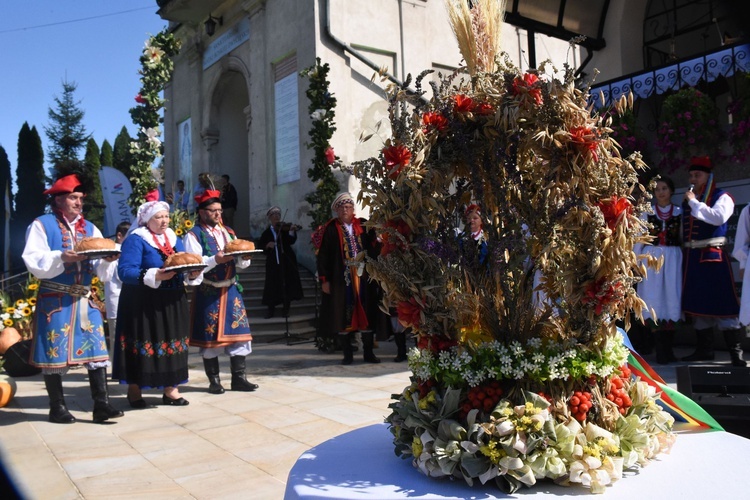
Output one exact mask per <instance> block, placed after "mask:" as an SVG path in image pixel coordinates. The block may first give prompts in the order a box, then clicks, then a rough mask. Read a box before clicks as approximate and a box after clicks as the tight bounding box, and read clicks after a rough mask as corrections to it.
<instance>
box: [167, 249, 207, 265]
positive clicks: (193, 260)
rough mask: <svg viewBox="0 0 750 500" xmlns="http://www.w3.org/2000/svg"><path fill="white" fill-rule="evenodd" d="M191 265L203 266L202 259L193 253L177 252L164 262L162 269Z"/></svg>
mask: <svg viewBox="0 0 750 500" xmlns="http://www.w3.org/2000/svg"><path fill="white" fill-rule="evenodd" d="M193 264H203V257H201V256H200V255H197V254H194V253H187V252H177V253H174V254H172V255H170V256H169V257H167V260H166V261H164V267H175V266H188V265H193Z"/></svg>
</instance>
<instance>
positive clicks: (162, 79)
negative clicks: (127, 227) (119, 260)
mask: <svg viewBox="0 0 750 500" xmlns="http://www.w3.org/2000/svg"><path fill="white" fill-rule="evenodd" d="M179 50H180V41H179V40H177V39H176V38H175V37H174V35H173V34H172V33H169V32H168V31H167V29H164V30H163V31H162V32H160V33H159V34H157V35H155V36H152V37H150V38H149V39H148V41H147V42H146V47H145V49H144V50H143V54H141V59H140V61H141V66H142V68H141V70H140V71H139V73H140V75H141V84H142V87H141V91H140V93H139V94H138V95H136V96H135V101H136V102H137V103H138V105H137V106H135V107H133V108H131V109H130V116H131V118H132V119H133V123H135V124H136V125H138V126H139V127H140V129H139V130H138V137H137V140H136V141H134V142H131V143H130V153H131V154H132V156H133V169H132V175H131V177H130V181H131V183H132V187H133V194H132V195H131V197H130V202H131V206H132V207H133V213H135V210H136V209H137V207H138V206H139V205H140V204H141V203H143V202H144V201H145V199H146V193H148V192H149V191H152V190H154V189H156V187H157V186H156V181H155V180H154V178H153V176H152V175H151V168H152V166H153V164H154V160H156V158H158V157H160V156H161V155H162V152H163V145H162V143H161V140H160V139H159V136H161V130H160V129H159V124H160V123H162V122H163V121H164V119H163V118H162V116H161V110H162V108H164V103H165V101H164V99H163V98H162V97H161V96H160V93H161V92H162V91H163V90H164V86H165V85H166V84H167V83H168V82H169V81H170V79H171V78H172V72H173V71H174V62H173V61H172V57H174V56H175V55H176V54H177V53H178V52H179Z"/></svg>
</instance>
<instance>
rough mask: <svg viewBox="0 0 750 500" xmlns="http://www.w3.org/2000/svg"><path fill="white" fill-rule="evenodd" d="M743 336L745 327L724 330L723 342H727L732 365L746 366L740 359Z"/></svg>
mask: <svg viewBox="0 0 750 500" xmlns="http://www.w3.org/2000/svg"><path fill="white" fill-rule="evenodd" d="M743 338H745V329H744V328H737V329H736V330H724V342H725V343H726V344H727V350H729V356H730V357H731V358H732V366H747V363H746V362H745V360H744V359H742V339H743Z"/></svg>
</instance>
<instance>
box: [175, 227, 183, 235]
mask: <svg viewBox="0 0 750 500" xmlns="http://www.w3.org/2000/svg"><path fill="white" fill-rule="evenodd" d="M174 234H176V235H177V236H182V229H180V228H179V227H178V228H177V229H175V232H174Z"/></svg>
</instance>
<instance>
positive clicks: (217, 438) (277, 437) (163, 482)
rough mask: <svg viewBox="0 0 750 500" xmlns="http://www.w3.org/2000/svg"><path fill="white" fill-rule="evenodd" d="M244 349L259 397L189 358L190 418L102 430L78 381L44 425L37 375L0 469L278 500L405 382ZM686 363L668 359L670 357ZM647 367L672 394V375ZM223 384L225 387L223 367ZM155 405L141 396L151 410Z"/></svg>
mask: <svg viewBox="0 0 750 500" xmlns="http://www.w3.org/2000/svg"><path fill="white" fill-rule="evenodd" d="M253 348H254V350H255V352H254V353H253V354H252V355H251V356H250V357H249V358H248V369H249V376H248V378H249V379H250V380H252V381H254V382H256V383H258V384H260V389H259V390H258V391H256V392H254V393H236V392H230V391H227V392H226V393H225V394H223V395H211V394H208V393H207V392H206V389H205V388H206V386H207V381H206V376H205V373H204V372H203V367H202V362H201V360H200V358H199V356H198V355H197V354H196V353H195V352H193V353H191V356H190V363H189V364H190V383H189V385H188V386H186V387H185V388H184V389H182V392H183V394H184V396H185V397H186V398H187V399H188V400H189V401H190V405H189V406H187V407H181V408H178V407H166V406H156V407H154V408H150V409H147V410H130V411H126V414H125V416H124V417H123V418H120V419H116V420H113V421H111V422H110V423H106V424H101V425H99V424H94V423H93V422H92V421H91V411H90V410H91V404H92V403H91V397H90V394H89V387H88V382H87V379H86V374H85V371H84V370H80V369H79V370H73V371H71V372H70V373H69V374H68V375H67V376H66V377H65V378H64V387H65V397H66V400H67V403H68V406H69V408H70V410H71V412H72V413H73V414H74V415H75V417H76V418H77V419H78V422H77V423H75V424H73V425H58V424H51V423H49V422H47V411H48V406H47V403H48V399H47V396H46V393H45V391H44V384H43V381H42V377H41V375H39V376H35V377H30V378H22V379H17V382H18V393H17V395H16V398H15V399H14V401H13V402H12V403H11V404H10V405H9V407H7V408H4V409H0V457H1V458H2V461H3V463H4V464H5V466H6V468H7V469H8V470H9V471H10V473H11V475H12V477H13V478H14V479H15V482H16V483H17V486H18V487H19V488H20V489H21V491H22V493H23V494H24V495H25V496H26V497H27V498H31V499H75V498H85V499H99V498H107V499H112V498H129V499H133V498H169V499H172V498H200V499H204V498H205V499H220V498H253V499H256V498H257V499H281V498H283V495H284V488H285V483H286V479H287V476H288V474H289V471H290V470H291V468H292V466H293V465H294V463H295V462H296V460H297V458H298V457H299V455H300V454H301V453H303V452H304V451H306V450H308V449H309V448H311V447H313V446H316V445H318V444H320V443H322V442H324V441H326V440H328V439H330V438H332V437H334V436H337V435H339V434H342V433H345V432H348V431H350V430H353V429H356V428H360V427H364V426H368V425H371V424H374V423H379V422H382V421H383V419H384V418H385V416H386V415H387V414H388V404H389V403H390V396H391V394H392V393H399V392H401V390H402V389H403V388H404V387H405V386H406V385H407V384H408V382H409V372H408V368H407V365H406V363H393V362H392V358H393V356H394V354H395V346H394V344H393V343H392V342H381V343H380V347H379V348H378V349H377V351H376V352H377V354H378V355H379V356H380V357H381V358H382V359H383V363H381V364H379V365H372V364H364V363H362V361H361V355H360V356H358V357H356V358H355V364H353V365H351V366H348V367H345V366H342V365H340V363H339V361H340V355H339V354H336V355H329V354H322V353H319V352H318V351H317V350H316V349H315V348H314V347H313V346H312V344H309V343H308V344H299V345H292V346H288V345H286V344H285V343H283V342H279V343H271V344H255V345H254V346H253ZM687 352H688V349H677V354H678V355H684V354H686V353H687ZM720 355H721V358H720V360H725V359H726V358H727V356H726V354H725V353H720ZM355 356H356V354H355ZM648 359H650V358H648ZM655 366H656V367H657V369H658V370H659V372H660V373H661V374H662V376H663V377H664V378H665V380H667V381H668V382H670V383H671V384H672V385H674V381H675V375H674V366H673V365H672V366H669V367H658V365H655ZM222 374H223V379H224V381H225V382H228V379H229V375H228V360H227V359H226V358H223V359H222ZM225 385H226V386H228V383H225ZM110 393H111V395H112V400H113V404H115V405H116V406H117V407H119V408H121V409H123V410H127V409H128V408H129V407H127V402H126V400H125V387H124V386H118V385H114V384H110ZM160 397H161V395H160V393H158V392H156V391H152V392H151V393H145V398H146V399H147V400H150V402H152V403H154V404H158V402H159V401H160ZM394 459H396V458H395V457H394ZM3 497H4V495H3V494H2V492H0V498H3Z"/></svg>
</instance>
